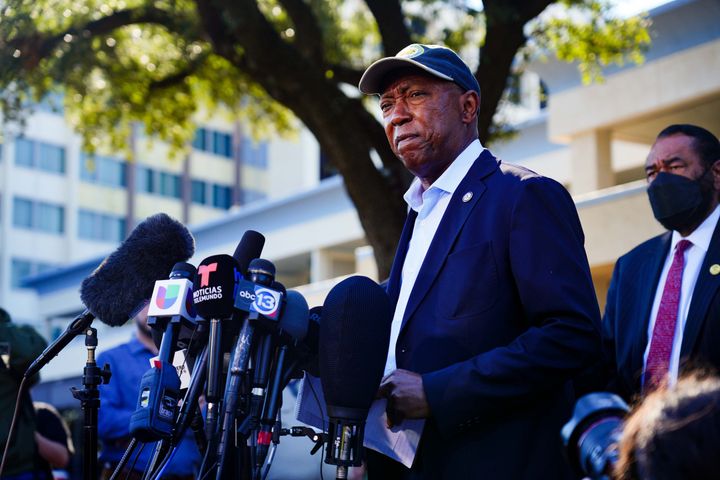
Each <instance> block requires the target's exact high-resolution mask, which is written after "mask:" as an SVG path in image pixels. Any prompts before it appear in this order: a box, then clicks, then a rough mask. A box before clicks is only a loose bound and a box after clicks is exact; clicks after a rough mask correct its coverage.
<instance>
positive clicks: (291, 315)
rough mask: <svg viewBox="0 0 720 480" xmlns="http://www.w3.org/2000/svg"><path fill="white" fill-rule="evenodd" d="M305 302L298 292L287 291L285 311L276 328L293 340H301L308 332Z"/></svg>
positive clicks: (306, 305)
mask: <svg viewBox="0 0 720 480" xmlns="http://www.w3.org/2000/svg"><path fill="white" fill-rule="evenodd" d="M309 313H310V310H309V309H308V304H307V301H306V300H305V297H303V296H302V294H300V292H298V291H295V290H288V291H287V296H286V297H285V310H284V311H283V314H282V316H281V317H280V322H279V324H278V326H279V327H280V328H281V329H282V330H283V331H284V332H285V333H287V334H288V335H290V337H291V338H292V339H293V340H298V341H300V340H303V339H304V338H305V335H306V334H307V331H308V322H309V321H310V319H309V318H308V315H309Z"/></svg>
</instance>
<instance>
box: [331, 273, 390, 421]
mask: <svg viewBox="0 0 720 480" xmlns="http://www.w3.org/2000/svg"><path fill="white" fill-rule="evenodd" d="M392 313H393V312H392V306H391V303H390V299H389V298H388V296H387V294H386V293H385V290H383V289H382V288H381V287H380V286H379V285H378V284H377V283H375V282H374V281H372V280H371V279H369V278H367V277H362V276H353V277H349V278H347V279H345V280H343V281H342V282H340V283H338V284H337V285H335V287H333V288H332V289H331V290H330V292H329V293H328V295H327V298H326V299H325V303H324V304H323V308H322V319H321V322H320V351H319V354H318V355H319V361H320V379H321V383H322V389H323V393H324V394H325V401H326V403H327V405H328V408H330V407H340V408H349V409H358V410H364V411H365V415H367V410H368V409H369V408H370V404H371V403H372V401H373V399H374V398H375V394H376V393H377V390H378V387H379V385H380V380H381V379H382V375H383V370H384V368H385V362H386V360H387V352H388V345H389V343H390V325H391V323H392ZM358 420H363V421H364V418H360V419H358Z"/></svg>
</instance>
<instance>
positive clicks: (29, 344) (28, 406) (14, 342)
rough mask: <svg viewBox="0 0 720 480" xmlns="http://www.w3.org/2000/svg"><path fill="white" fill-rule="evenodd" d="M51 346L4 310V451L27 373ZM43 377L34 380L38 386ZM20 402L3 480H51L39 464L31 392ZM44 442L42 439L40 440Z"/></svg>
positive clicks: (0, 362)
mask: <svg viewBox="0 0 720 480" xmlns="http://www.w3.org/2000/svg"><path fill="white" fill-rule="evenodd" d="M45 347H47V343H46V342H45V340H44V339H43V338H42V337H41V336H40V334H39V333H37V332H36V331H35V329H33V328H32V327H30V326H29V325H17V324H15V323H13V322H12V320H11V319H10V315H9V314H8V313H7V312H6V311H5V310H3V309H2V308H0V448H1V449H2V450H3V451H4V450H5V445H6V443H7V441H8V438H7V437H8V433H9V431H10V424H11V422H12V416H13V412H14V410H15V401H16V400H17V394H18V390H19V388H20V382H21V381H22V378H23V374H24V373H25V370H27V368H28V367H29V366H30V364H31V363H32V362H33V360H35V359H36V358H37V357H38V356H39V355H40V354H41V353H42V352H43V350H44V349H45ZM38 380H39V375H38V376H35V377H33V378H32V380H31V382H30V383H31V385H34V384H35V383H37V381H38ZM25 392H26V393H25V395H24V396H23V398H21V399H20V413H19V415H18V420H17V427H16V431H15V435H14V438H13V441H12V442H11V444H10V448H9V450H8V456H7V459H6V462H5V470H4V471H3V476H2V480H39V479H43V480H44V479H51V478H52V476H51V474H50V471H49V469H48V468H47V465H43V464H41V463H39V462H38V459H39V457H38V449H39V445H38V443H36V438H37V437H36V426H37V422H36V418H35V411H34V409H33V403H32V400H31V399H30V393H29V390H26V391H25ZM40 442H42V440H40Z"/></svg>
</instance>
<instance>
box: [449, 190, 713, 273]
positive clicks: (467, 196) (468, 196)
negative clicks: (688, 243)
mask: <svg viewBox="0 0 720 480" xmlns="http://www.w3.org/2000/svg"><path fill="white" fill-rule="evenodd" d="M470 200H472V192H467V193H466V194H465V195H463V197H462V201H463V202H465V203H467V202H469V201H470ZM718 270H720V265H718ZM713 275H714V274H713Z"/></svg>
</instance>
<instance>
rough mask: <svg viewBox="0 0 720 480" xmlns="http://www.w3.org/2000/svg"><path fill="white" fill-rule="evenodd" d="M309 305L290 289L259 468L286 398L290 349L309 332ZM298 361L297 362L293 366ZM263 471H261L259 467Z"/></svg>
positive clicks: (264, 422)
mask: <svg viewBox="0 0 720 480" xmlns="http://www.w3.org/2000/svg"><path fill="white" fill-rule="evenodd" d="M308 315H309V310H308V304H307V301H306V300H305V297H303V296H302V295H301V294H300V292H297V291H295V290H288V292H287V297H286V303H285V311H284V312H283V314H282V317H280V323H279V324H278V327H279V332H278V333H279V335H278V338H279V340H280V342H281V345H280V347H278V349H277V354H276V358H275V367H274V369H273V375H272V379H271V381H270V384H269V386H268V393H267V397H266V399H265V405H264V407H263V414H262V417H261V419H260V425H261V427H260V431H259V432H258V436H257V455H256V457H255V468H256V469H260V468H261V467H262V465H263V463H264V462H265V457H266V456H267V453H268V449H269V447H270V442H271V441H272V433H271V432H272V427H273V425H274V424H275V419H276V418H277V414H278V410H279V409H280V405H281V400H282V391H283V389H284V388H285V386H286V384H287V380H286V377H287V376H288V375H286V374H287V372H286V370H287V369H286V367H285V361H286V358H287V355H288V350H289V348H292V347H295V346H297V345H298V343H299V342H301V341H302V340H303V339H304V338H305V335H307V332H308V324H309V321H310V319H309V318H308ZM296 363H297V362H293V365H291V367H292V368H294V366H295V365H296ZM258 473H259V470H258Z"/></svg>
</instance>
